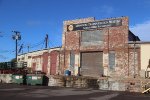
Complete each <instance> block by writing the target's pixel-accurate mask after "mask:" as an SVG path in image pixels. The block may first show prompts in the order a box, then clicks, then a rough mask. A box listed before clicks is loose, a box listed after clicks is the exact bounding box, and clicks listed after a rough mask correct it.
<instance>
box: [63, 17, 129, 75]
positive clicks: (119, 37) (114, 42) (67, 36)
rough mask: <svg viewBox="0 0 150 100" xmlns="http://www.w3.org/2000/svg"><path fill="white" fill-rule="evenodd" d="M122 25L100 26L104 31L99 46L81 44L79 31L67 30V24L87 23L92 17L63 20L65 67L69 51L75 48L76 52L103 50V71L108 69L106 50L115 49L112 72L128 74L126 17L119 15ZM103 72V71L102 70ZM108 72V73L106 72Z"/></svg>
mask: <svg viewBox="0 0 150 100" xmlns="http://www.w3.org/2000/svg"><path fill="white" fill-rule="evenodd" d="M121 19H122V25H121V26H118V27H106V28H101V29H100V30H103V32H104V40H103V45H101V46H96V45H94V46H81V45H80V40H81V31H70V32H67V25H69V24H78V23H87V22H92V21H94V18H87V19H79V20H71V21H65V22H64V30H63V32H64V33H63V49H64V50H65V62H64V63H65V64H64V65H65V67H66V68H67V67H69V54H70V53H69V52H70V50H76V51H77V52H78V54H80V52H83V51H103V55H104V56H103V67H105V68H104V69H106V70H104V71H107V72H108V71H109V68H108V67H109V66H108V64H109V62H108V52H109V51H111V50H112V51H115V53H116V65H115V66H116V67H115V71H114V72H113V74H116V75H123V76H127V75H128V44H127V43H128V32H129V28H128V17H121ZM104 73H105V72H104ZM106 74H108V73H106Z"/></svg>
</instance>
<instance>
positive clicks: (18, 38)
mask: <svg viewBox="0 0 150 100" xmlns="http://www.w3.org/2000/svg"><path fill="white" fill-rule="evenodd" d="M12 32H13V33H15V34H14V35H12V39H13V40H16V61H17V55H18V52H17V51H18V40H21V35H20V32H18V31H12Z"/></svg>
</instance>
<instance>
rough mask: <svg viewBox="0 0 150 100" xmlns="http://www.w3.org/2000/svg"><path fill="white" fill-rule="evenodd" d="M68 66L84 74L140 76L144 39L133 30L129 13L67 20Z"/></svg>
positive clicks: (66, 47) (64, 37)
mask: <svg viewBox="0 0 150 100" xmlns="http://www.w3.org/2000/svg"><path fill="white" fill-rule="evenodd" d="M63 27H64V28H63V37H62V38H63V44H62V49H63V50H64V51H65V53H64V56H65V57H64V58H65V59H64V69H69V70H71V72H72V74H74V75H76V74H78V73H80V74H81V75H83V76H94V77H100V76H123V77H128V76H138V75H139V71H140V57H139V56H140V48H139V47H136V48H135V49H134V47H133V46H132V44H130V45H129V44H128V42H129V41H139V40H140V39H139V38H138V37H137V36H135V35H134V34H133V33H132V32H131V31H130V30H129V20H128V17H119V18H110V19H104V20H95V19H94V18H93V17H91V18H83V19H76V20H69V21H64V26H63Z"/></svg>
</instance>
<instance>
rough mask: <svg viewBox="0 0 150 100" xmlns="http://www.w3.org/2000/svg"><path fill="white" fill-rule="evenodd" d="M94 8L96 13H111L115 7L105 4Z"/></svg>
mask: <svg viewBox="0 0 150 100" xmlns="http://www.w3.org/2000/svg"><path fill="white" fill-rule="evenodd" d="M92 10H93V12H94V13H103V14H106V15H110V14H112V13H113V12H114V8H113V7H111V6H108V5H103V6H101V7H94V8H93V9H92Z"/></svg>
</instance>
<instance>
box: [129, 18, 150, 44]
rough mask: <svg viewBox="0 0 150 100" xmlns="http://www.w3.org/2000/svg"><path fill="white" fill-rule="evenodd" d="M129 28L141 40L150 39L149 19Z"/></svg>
mask: <svg viewBox="0 0 150 100" xmlns="http://www.w3.org/2000/svg"><path fill="white" fill-rule="evenodd" d="M130 30H131V31H132V32H133V33H134V34H135V35H137V36H139V38H140V39H141V40H142V41H150V20H149V21H146V22H144V23H141V24H136V25H134V26H131V27H130Z"/></svg>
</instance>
